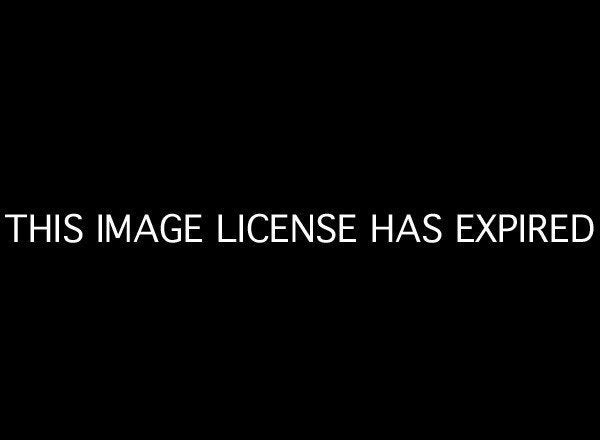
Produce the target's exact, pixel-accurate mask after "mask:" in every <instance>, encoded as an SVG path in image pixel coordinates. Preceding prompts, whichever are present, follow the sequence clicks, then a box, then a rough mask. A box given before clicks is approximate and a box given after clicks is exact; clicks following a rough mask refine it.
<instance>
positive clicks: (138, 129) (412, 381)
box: [1, 9, 598, 432]
mask: <svg viewBox="0 0 600 440" xmlns="http://www.w3.org/2000/svg"><path fill="white" fill-rule="evenodd" d="M52 12H57V11H52ZM153 12H157V11H153ZM163 12H164V11H163ZM247 12H248V14H247V13H246V12H240V11H239V10H237V9H236V11H233V10H232V11H228V12H227V13H225V14H224V15H223V14H221V15H216V14H215V13H214V12H212V11H211V12H207V11H204V12H195V13H193V14H190V15H188V14H186V13H184V12H183V11H180V12H177V13H175V15H173V16H171V15H170V14H169V15H167V14H166V13H165V15H164V16H163V14H162V12H161V14H159V15H160V18H156V16H155V15H152V17H150V16H147V15H146V13H145V12H144V13H141V12H140V11H137V12H136V13H133V14H127V15H126V14H125V13H124V12H122V13H119V14H114V16H112V15H111V16H110V17H107V18H102V19H100V18H99V17H100V15H97V14H100V12H97V13H96V12H95V13H94V14H92V15H85V19H83V18H82V16H78V18H77V19H75V18H74V19H66V22H65V23H63V22H62V21H57V20H50V19H48V16H46V17H45V16H44V14H43V13H41V14H40V16H36V17H35V19H34V18H33V15H36V14H34V13H33V12H32V11H30V12H28V14H26V15H25V16H23V17H24V19H25V20H24V21H19V23H18V24H16V25H15V26H14V29H10V30H8V31H7V39H6V44H5V52H4V55H3V66H4V67H3V70H4V72H3V73H4V74H5V79H4V80H3V85H4V87H3V96H4V99H3V110H4V111H3V124H2V125H3V133H4V136H3V137H4V142H3V156H4V158H3V160H2V173H1V176H2V177H1V179H2V201H1V202H2V205H1V206H2V213H3V214H4V213H5V212H31V213H42V212H43V213H67V212H79V213H83V214H86V215H87V216H89V215H92V214H94V213H96V212H105V211H107V210H110V211H113V212H124V211H131V212H151V213H153V214H155V215H158V214H160V213H163V212H169V211H175V212H179V213H186V212H190V213H202V214H204V215H205V216H206V217H208V218H210V217H211V216H214V215H215V214H216V213H217V212H222V211H229V212H237V211H239V210H243V211H246V212H252V211H256V212H288V213H292V212H294V213H319V212H325V211H328V212H334V213H335V212H356V213H359V215H361V243H360V244H359V245H348V246H342V245H338V246H331V247H326V248H323V247H321V248H317V247H291V246H285V245H283V246H275V245H273V246H268V247H262V248H252V247H244V248H234V249H232V248H227V249H225V248H218V247H216V246H214V245H210V244H207V245H206V246H199V247H175V248H164V247H158V248H154V247H152V246H138V247H129V248H128V247H126V246H124V247H117V248H115V247H111V248H102V247H98V246H95V245H94V244H93V243H88V244H83V245H81V246H76V247H63V246H54V247H53V246H39V247H35V248H31V247H27V246H23V247H20V246H10V245H9V243H8V242H7V240H4V242H3V245H2V254H3V257H5V258H3V263H2V264H3V270H2V273H3V278H4V282H3V284H4V285H5V286H6V287H5V288H3V289H2V291H3V295H2V301H3V303H4V304H3V307H2V311H3V314H4V315H5V319H3V324H4V327H5V331H4V338H3V339H4V341H5V347H6V348H5V355H6V356H5V358H6V362H5V365H7V366H8V367H9V370H10V373H9V374H8V375H7V376H6V382H7V384H8V385H9V386H10V388H11V389H13V388H14V389H15V393H14V394H11V396H14V397H11V404H10V408H11V412H12V413H13V414H15V415H20V416H23V414H31V410H32V409H34V408H35V409H38V410H40V411H39V412H40V413H41V414H45V415H46V417H47V418H45V419H44V420H47V421H46V422H44V423H49V424H52V425H57V426H63V423H67V424H71V423H73V420H74V419H77V420H78V421H83V422H88V423H86V425H87V426H88V427H89V426H99V427H107V426H109V425H112V422H113V421H123V420H128V421H131V420H133V421H134V425H136V426H138V427H148V426H150V427H152V428H153V429H158V426H157V425H160V426H163V427H165V428H166V429H167V430H168V431H171V430H174V429H176V428H180V427H181V426H183V425H184V424H183V422H184V421H191V422H192V423H193V424H201V426H198V427H200V428H202V427H203V426H204V425H203V423H205V420H207V419H208V420H210V421H212V422H213V423H214V422H216V423H217V424H218V425H219V426H221V427H222V429H225V430H230V429H239V428H242V429H251V428H255V427H256V428H261V429H266V428H269V429H273V428H274V427H275V426H276V425H278V424H279V423H281V422H283V423H282V424H283V426H284V427H285V428H286V429H287V430H286V431H282V432H288V431H290V430H291V431H295V430H298V429H306V430H308V432H314V431H313V430H312V429H313V428H312V427H313V426H315V422H317V423H318V422H323V421H328V422H330V423H329V426H330V428H329V429H331V430H332V431H331V432H337V430H340V429H344V428H350V429H357V430H358V429H359V428H363V429H365V430H366V431H365V432H372V431H373V430H375V429H383V428H384V427H386V426H387V425H388V424H389V423H391V424H392V426H395V427H396V428H399V427H400V428H401V427H403V426H407V427H408V425H404V424H403V423H405V422H401V421H402V420H407V419H408V420H410V421H412V422H413V423H416V424H418V425H420V426H421V427H422V428H423V429H426V430H431V429H440V428H441V429H455V428H460V429H465V428H467V427H469V428H471V429H473V428H474V427H475V425H477V424H478V423H481V422H483V425H484V426H485V427H486V428H487V429H488V430H490V429H491V430H497V429H507V430H509V432H512V431H510V430H511V429H512V428H511V427H512V426H514V423H515V422H522V421H525V420H528V421H532V420H533V421H534V423H532V424H531V426H532V428H533V429H540V427H548V426H551V427H553V428H556V429H557V428H558V426H557V425H559V424H560V425H561V426H563V427H566V428H568V429H573V424H572V423H573V419H572V418H571V416H572V415H573V414H576V415H577V417H578V418H579V420H580V421H581V420H583V419H584V418H585V417H586V414H588V411H589V409H586V408H587V405H586V403H585V402H586V396H589V395H590V394H591V393H592V390H593V389H595V388H594V385H593V381H592V375H591V372H592V371H593V369H594V366H595V365H596V364H595V363H594V362H592V359H593V356H592V355H593V348H594V347H593V341H594V339H595V338H596V336H597V327H598V326H597V322H596V320H595V314H596V310H597V304H596V301H595V299H594V297H593V295H594V293H595V290H597V289H596V287H595V284H594V283H593V281H595V279H594V269H595V266H596V262H597V253H596V247H597V238H595V239H594V242H593V243H590V244H587V245H560V244H559V245H552V246H544V245H541V246H522V245H521V246H518V245H515V244H508V245H506V246H486V245H482V246H460V245H458V244H456V243H455V242H454V241H455V240H454V238H455V236H454V225H453V218H454V216H455V215H456V214H457V213H460V212H477V213H487V214H490V213H512V214H518V213H530V212H531V213H545V214H549V213H585V214H588V215H592V216H593V217H594V218H595V220H596V221H597V212H598V211H597V208H596V207H595V205H596V203H595V200H596V199H595V195H594V193H593V188H594V187H595V186H596V184H595V180H596V179H595V178H594V177H595V174H594V161H593V159H592V154H593V152H592V147H593V146H594V145H596V144H597V135H596V133H595V130H594V128H595V121H596V118H597V108H596V107H595V102H596V101H597V85H596V84H595V82H594V81H593V78H595V77H597V69H596V68H595V66H594V65H593V54H594V52H593V49H594V47H593V46H592V44H591V43H592V40H591V39H589V38H590V36H589V35H588V33H591V32H592V29H591V28H589V27H588V26H587V25H586V24H585V23H584V22H583V21H582V19H581V18H580V17H575V18H569V17H567V16H566V15H565V16H563V17H561V19H560V20H559V21H556V19H553V20H550V19H549V18H543V17H542V16H541V15H540V14H539V13H536V14H532V15H527V17H526V18H524V17H525V13H524V11H521V13H520V14H516V15H514V16H513V15H510V14H509V16H506V15H504V14H500V11H496V12H494V13H487V12H483V11H481V13H480V15H477V13H476V12H475V11H469V14H466V11H445V12H441V11H427V12H425V13H420V14H416V13H414V12H412V11H404V12H397V11H395V12H393V13H392V12H385V11H380V12H376V13H374V14H371V13H369V14H367V13H366V11H353V12H354V14H351V15H347V14H346V13H344V14H338V13H332V14H328V15H327V17H326V18H325V14H324V11H321V13H319V14H308V16H307V15H306V14H303V13H301V11H295V12H293V13H284V12H283V11H281V12H280V13H276V12H275V11H272V10H270V11H269V13H268V14H267V13H266V12H265V11H262V12H261V11H255V10H253V11H247ZM305 12H306V11H305ZM338 12H339V11H338ZM446 12H448V13H449V12H453V13H454V15H446ZM538 12H539V11H538ZM69 13H70V14H73V13H74V12H73V11H70V12H69ZM250 13H253V14H251V15H249V14H250ZM75 14H76V13H75ZM278 14H280V15H278ZM470 14H474V15H470ZM184 16H185V18H184ZM69 17H70V15H69ZM102 17H104V15H102ZM257 17H259V18H260V19H259V18H257ZM517 17H518V18H517ZM63 18H65V16H64V15H63ZM375 212H376V213H380V214H387V213H395V214H405V213H413V214H423V213H428V212H438V213H440V214H441V215H443V217H444V219H445V220H446V221H447V225H448V227H447V228H445V229H444V233H445V238H444V241H443V243H441V244H440V245H438V246H420V247H417V246H413V245H411V244H410V243H407V244H406V245H401V246H394V247H377V248H376V247H374V246H371V245H369V244H368V238H369V234H368V229H367V228H366V225H368V223H364V221H365V220H368V218H369V215H370V214H371V213H375ZM363 229H366V232H365V231H363ZM3 233H5V231H3ZM4 237H6V235H4ZM54 411H56V412H58V413H61V414H63V416H62V417H54V416H52V414H53V412H54ZM36 413H38V412H36ZM40 417H41V416H40ZM173 417H174V418H173ZM40 420H41V419H40ZM92 423H93V424H92ZM578 425H579V423H578ZM48 426H50V425H48ZM133 429H139V428H135V427H134V428H133Z"/></svg>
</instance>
